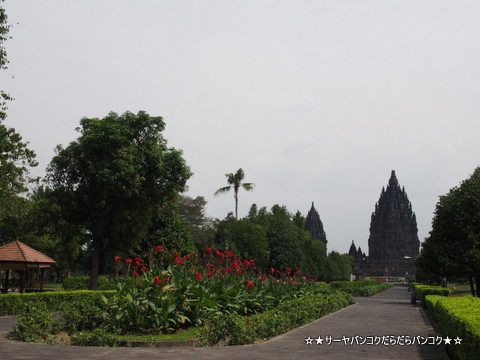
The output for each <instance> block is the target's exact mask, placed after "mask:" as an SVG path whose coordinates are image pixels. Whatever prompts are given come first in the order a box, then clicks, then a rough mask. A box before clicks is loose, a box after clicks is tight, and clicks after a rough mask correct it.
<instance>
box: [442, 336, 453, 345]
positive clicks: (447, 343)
mask: <svg viewBox="0 0 480 360" xmlns="http://www.w3.org/2000/svg"><path fill="white" fill-rule="evenodd" d="M443 341H445V345H450V341H452V339H450V338H449V337H448V336H447V337H446V338H445V339H443Z"/></svg>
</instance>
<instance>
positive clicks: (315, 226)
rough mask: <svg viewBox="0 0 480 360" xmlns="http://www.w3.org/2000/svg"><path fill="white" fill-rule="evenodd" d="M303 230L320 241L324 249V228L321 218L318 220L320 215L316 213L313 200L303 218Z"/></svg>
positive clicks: (325, 238) (325, 241) (325, 242)
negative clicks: (305, 216)
mask: <svg viewBox="0 0 480 360" xmlns="http://www.w3.org/2000/svg"><path fill="white" fill-rule="evenodd" d="M305 230H307V231H308V232H309V233H310V236H311V237H312V239H314V240H320V241H322V242H323V243H324V244H325V249H326V248H327V242H328V241H327V235H326V234H325V230H323V223H322V220H320V215H318V212H317V210H316V209H315V206H314V205H313V202H312V207H311V208H310V211H309V212H308V214H307V218H306V219H305Z"/></svg>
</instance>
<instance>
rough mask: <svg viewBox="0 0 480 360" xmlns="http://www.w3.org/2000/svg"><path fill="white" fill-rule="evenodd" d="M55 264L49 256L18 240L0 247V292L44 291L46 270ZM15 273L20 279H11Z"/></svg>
mask: <svg viewBox="0 0 480 360" xmlns="http://www.w3.org/2000/svg"><path fill="white" fill-rule="evenodd" d="M52 264H55V260H52V259H51V258H49V257H48V256H46V255H44V254H42V253H41V252H39V251H37V250H35V249H32V248H31V247H30V246H27V245H25V244H24V243H22V242H21V241H19V240H18V239H17V240H15V241H14V242H11V243H9V244H7V245H4V246H2V247H0V282H1V283H2V284H1V287H0V291H1V292H2V293H6V292H8V289H17V288H18V290H19V292H21V293H23V292H25V290H29V291H42V290H43V281H44V276H45V269H47V268H49V267H50V265H52ZM11 271H15V272H17V273H18V274H19V278H18V279H17V278H15V277H11V278H10V272H11Z"/></svg>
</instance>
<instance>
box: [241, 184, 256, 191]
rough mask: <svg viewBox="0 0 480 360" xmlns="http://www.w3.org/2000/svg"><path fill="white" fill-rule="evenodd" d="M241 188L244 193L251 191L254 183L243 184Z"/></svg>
mask: <svg viewBox="0 0 480 360" xmlns="http://www.w3.org/2000/svg"><path fill="white" fill-rule="evenodd" d="M242 187H243V188H244V189H245V190H246V191H252V190H253V188H254V187H255V184H254V183H244V184H242Z"/></svg>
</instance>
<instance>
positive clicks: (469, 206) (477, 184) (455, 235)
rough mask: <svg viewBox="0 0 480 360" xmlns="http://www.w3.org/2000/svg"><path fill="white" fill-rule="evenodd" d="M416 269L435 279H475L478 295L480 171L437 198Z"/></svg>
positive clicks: (476, 171)
mask: <svg viewBox="0 0 480 360" xmlns="http://www.w3.org/2000/svg"><path fill="white" fill-rule="evenodd" d="M417 266H418V267H419V268H420V269H421V271H423V272H424V273H427V274H431V275H434V276H436V277H443V276H449V277H457V278H468V279H472V278H475V279H476V282H477V284H476V287H477V296H478V295H480V167H479V168H477V169H475V171H474V172H473V174H472V175H471V176H470V178H468V179H466V180H464V181H463V182H462V183H461V184H460V186H457V187H454V188H452V189H450V191H449V192H448V193H447V194H445V195H443V196H441V197H440V200H439V201H438V203H437V206H436V209H435V215H434V218H433V221H432V231H431V232H430V234H429V237H428V238H427V239H426V240H425V242H424V243H423V244H422V251H421V253H420V256H419V257H418V259H417Z"/></svg>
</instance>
